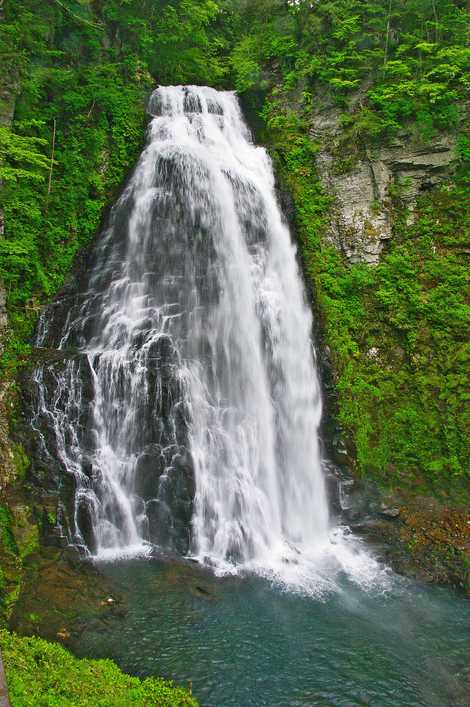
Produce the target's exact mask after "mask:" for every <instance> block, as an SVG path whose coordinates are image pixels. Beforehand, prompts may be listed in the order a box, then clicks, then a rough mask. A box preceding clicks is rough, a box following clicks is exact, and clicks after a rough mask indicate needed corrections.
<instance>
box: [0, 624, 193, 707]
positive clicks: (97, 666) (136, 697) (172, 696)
mask: <svg viewBox="0 0 470 707" xmlns="http://www.w3.org/2000/svg"><path fill="white" fill-rule="evenodd" d="M0 645H1V648H2V654H3V661H4V664H5V672H6V678H7V683H8V688H9V693H10V700H11V703H12V706H13V707H26V706H27V705H31V707H37V705H42V706H44V707H46V705H50V706H51V707H52V706H53V705H57V706H58V705H70V706H71V707H72V706H74V707H79V706H80V705H83V707H98V706H102V707H105V705H111V704H113V705H122V707H125V706H127V705H159V706H160V707H165V706H168V707H170V706H171V707H176V706H177V705H181V706H182V705H197V702H196V700H195V699H194V698H193V697H191V695H190V694H189V693H188V692H187V691H186V690H184V689H182V688H180V687H178V686H176V685H175V684H174V683H172V682H170V681H166V680H160V679H157V678H147V679H145V680H139V678H136V677H131V676H129V675H126V674H125V673H123V672H122V671H121V670H119V668H118V667H117V666H116V665H115V664H114V663H113V662H112V661H110V660H87V659H77V658H75V657H73V656H72V655H71V654H70V653H68V652H67V651H66V650H65V649H64V648H62V647H61V646H59V645H57V644H54V643H49V642H47V641H44V640H42V639H39V638H23V637H19V636H16V635H15V634H12V633H9V632H7V631H1V632H0Z"/></svg>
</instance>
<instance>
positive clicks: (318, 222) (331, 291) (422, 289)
mask: <svg viewBox="0 0 470 707" xmlns="http://www.w3.org/2000/svg"><path fill="white" fill-rule="evenodd" d="M276 111H277V112H278V113H279V115H277V114H276ZM265 115H266V117H267V124H268V126H270V128H271V135H272V137H273V140H274V145H275V150H276V151H275V155H276V156H277V161H278V164H279V167H280V168H281V169H282V170H283V171H284V174H285V177H286V179H287V181H288V183H289V185H290V188H291V191H292V194H293V196H294V200H295V206H296V216H297V221H298V227H299V232H300V237H301V241H302V252H303V255H304V259H305V261H306V265H307V268H308V272H309V275H310V278H311V281H312V286H313V288H314V293H315V298H316V300H317V302H318V305H319V308H320V312H321V315H322V318H323V324H324V329H325V338H326V341H327V343H328V345H329V347H330V349H331V352H332V358H333V364H334V369H335V371H336V381H335V382H336V388H337V391H338V420H339V422H340V424H341V425H342V427H343V429H344V430H345V431H346V432H347V433H348V435H349V436H350V437H351V438H352V439H353V440H354V442H355V446H356V452H357V464H358V469H359V470H360V471H361V472H362V473H365V474H368V475H373V476H375V477H376V478H377V479H378V480H381V481H382V482H384V483H386V484H397V483H405V484H411V485H413V484H415V483H418V482H421V483H425V484H428V485H429V486H433V485H435V486H436V487H440V488H446V487H447V488H449V487H450V486H454V487H455V488H457V489H458V488H463V485H464V483H465V482H464V479H465V478H467V480H468V477H469V476H470V469H469V467H468V459H469V458H470V443H469V439H470V412H469V410H470V406H469V399H470V396H469V393H468V370H469V366H470V346H469V343H468V336H467V332H468V331H470V304H469V293H470V289H469V284H470V277H469V271H468V267H467V263H466V255H467V253H468V248H467V247H466V246H467V245H468V234H469V224H470V203H469V202H468V200H466V199H465V192H464V188H463V186H461V183H459V184H457V185H456V186H454V187H451V188H443V189H442V190H441V191H436V192H434V193H433V192H431V193H430V194H429V195H427V196H423V197H422V198H421V201H420V204H419V212H418V218H417V220H416V221H415V223H414V224H413V225H412V226H406V225H405V223H404V222H399V223H398V224H397V226H396V228H395V235H394V238H393V240H392V244H391V247H390V249H389V251H388V253H387V254H386V255H385V256H384V257H383V259H382V261H381V263H380V264H379V266H377V267H376V268H371V267H369V266H367V265H361V264H357V265H354V266H352V267H348V266H347V265H346V264H345V263H344V261H343V259H342V256H341V254H340V253H339V252H338V251H337V250H336V249H335V248H333V247H327V246H325V245H324V244H323V242H322V239H321V233H322V231H323V229H324V227H325V221H326V214H327V206H328V198H327V196H326V195H325V194H324V193H323V191H322V189H321V186H320V184H319V183H318V180H317V179H316V177H315V170H314V165H313V161H312V148H313V149H314V146H313V145H312V143H311V142H310V141H309V139H308V138H306V137H305V134H304V133H302V131H301V129H300V130H299V127H300V126H299V125H297V126H295V121H293V120H291V121H286V119H285V116H286V109H285V108H282V106H280V105H279V103H278V104H276V103H271V105H270V109H269V110H267V111H266V112H265ZM279 126H282V128H280V127H279ZM463 153H465V148H464V149H463ZM465 154H466V153H465Z"/></svg>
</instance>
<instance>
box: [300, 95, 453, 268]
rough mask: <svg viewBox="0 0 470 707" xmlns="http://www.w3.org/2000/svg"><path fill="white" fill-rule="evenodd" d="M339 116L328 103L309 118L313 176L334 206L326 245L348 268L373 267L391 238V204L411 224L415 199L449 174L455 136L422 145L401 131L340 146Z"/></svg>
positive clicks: (440, 136)
mask: <svg viewBox="0 0 470 707" xmlns="http://www.w3.org/2000/svg"><path fill="white" fill-rule="evenodd" d="M354 102H355V101H353V102H352V108H353V107H354ZM341 114H342V112H341V110H340V109H339V107H338V106H335V105H331V104H330V105H326V106H324V107H322V108H321V109H320V110H318V111H315V113H314V114H313V115H312V118H311V127H310V137H311V139H312V141H313V142H315V143H318V144H319V145H320V149H319V152H318V154H317V156H316V166H317V170H318V175H319V177H320V179H321V181H322V184H323V187H324V188H325V190H326V191H327V192H328V194H329V196H330V197H332V201H333V203H332V206H331V210H330V219H329V226H328V229H327V232H326V234H325V240H326V242H330V243H332V244H333V245H334V246H335V247H337V248H338V249H339V250H340V251H341V252H342V253H343V254H344V256H345V257H346V259H347V261H348V262H349V263H350V264H353V263H367V264H369V265H377V263H378V262H379V260H380V254H381V252H382V250H383V248H384V244H385V242H386V241H388V240H389V239H390V238H391V237H392V230H393V222H394V213H393V211H394V208H393V202H394V200H395V199H396V198H397V197H399V200H400V205H401V207H402V208H406V209H407V212H408V216H407V222H408V224H411V223H412V222H413V220H414V211H415V207H416V201H417V198H418V196H420V195H421V194H423V192H426V191H429V190H430V189H433V188H434V187H436V186H438V185H440V184H442V183H443V181H445V180H446V179H447V178H448V177H449V175H450V174H451V171H452V162H453V161H454V160H455V144H456V135H455V134H453V135H452V134H442V133H441V134H438V135H436V136H435V137H434V138H433V139H430V140H427V141H423V140H422V139H420V138H419V136H418V135H417V134H416V131H413V130H401V131H400V133H399V134H397V135H396V136H395V137H394V138H393V140H392V141H390V142H388V143H387V144H369V145H366V144H365V143H362V144H354V143H353V144H350V143H349V144H347V143H346V144H345V130H344V126H343V125H342V123H341Z"/></svg>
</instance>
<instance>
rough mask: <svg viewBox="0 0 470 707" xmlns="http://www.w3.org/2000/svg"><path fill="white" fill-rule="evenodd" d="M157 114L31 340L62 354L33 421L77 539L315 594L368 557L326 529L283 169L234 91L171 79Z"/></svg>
mask: <svg viewBox="0 0 470 707" xmlns="http://www.w3.org/2000/svg"><path fill="white" fill-rule="evenodd" d="M149 112H150V113H151V115H153V116H154V117H153V120H152V121H151V124H150V128H149V140H148V145H147V147H146V148H145V150H144V151H143V153H142V155H141V158H140V160H139V162H138V165H137V167H136V169H135V172H134V174H133V176H132V178H131V180H130V182H129V184H128V186H127V188H126V189H125V191H124V193H123V195H122V196H121V198H120V199H119V201H118V202H117V203H116V205H115V206H114V208H113V210H112V213H111V217H110V223H109V227H108V228H107V230H106V231H105V232H104V233H103V235H102V237H101V238H100V239H99V241H98V243H97V245H96V247H95V249H94V252H93V253H92V267H91V270H90V271H89V273H88V275H86V277H85V280H84V282H83V283H82V287H81V288H80V290H81V292H80V293H79V294H74V295H73V296H68V297H65V299H64V298H63V299H62V300H61V301H59V302H58V303H56V304H55V305H53V306H52V307H50V308H49V309H48V310H46V312H45V313H44V315H43V317H42V320H41V325H40V330H39V334H38V345H39V346H42V347H47V348H56V349H60V350H61V351H63V352H64V358H63V359H62V360H60V361H59V362H57V361H56V362H53V363H49V364H47V365H44V366H42V367H39V368H38V369H37V371H36V374H35V375H36V381H37V383H38V386H39V395H38V401H39V402H38V406H37V411H36V415H35V418H34V420H33V425H34V427H35V428H36V430H37V431H38V433H39V436H40V439H41V440H42V454H43V457H46V456H49V457H51V458H52V457H56V458H57V459H58V460H59V463H60V465H61V467H62V468H65V470H66V471H67V472H68V473H69V475H71V476H72V477H73V479H74V482H75V489H74V517H73V521H72V522H71V525H72V528H71V530H70V535H71V537H72V540H73V542H75V543H76V544H78V545H82V546H87V547H88V550H89V551H90V552H91V553H92V554H93V555H96V556H97V557H106V556H116V555H119V554H121V553H132V554H135V553H137V552H141V551H142V550H143V549H145V547H148V544H149V543H151V544H153V545H157V546H159V547H161V548H165V549H168V548H169V549H173V550H176V551H178V552H180V553H184V554H191V555H192V556H194V557H196V558H197V559H198V560H200V561H201V562H206V563H208V564H211V565H212V566H214V567H215V568H216V570H217V571H219V572H224V571H236V570H237V569H239V568H245V569H250V570H254V571H258V572H261V573H265V574H268V575H271V576H277V577H280V578H281V579H282V580H284V581H286V582H290V581H292V582H294V583H298V584H299V583H300V584H303V585H306V584H309V582H316V583H317V584H318V578H319V576H320V575H322V576H323V577H324V576H326V574H328V572H325V571H323V570H324V569H325V567H326V568H327V569H328V571H330V570H331V567H332V566H333V565H334V566H337V567H343V569H344V568H346V569H351V568H352V566H353V565H354V566H355V565H356V564H357V563H358V562H359V564H361V566H364V565H367V566H368V567H369V566H370V563H371V562H372V561H369V560H368V561H367V562H364V560H360V561H359V560H357V557H358V554H357V552H356V551H355V550H354V549H351V547H350V546H349V545H348V543H347V542H346V541H345V540H343V539H342V537H341V535H340V534H336V540H335V538H334V537H333V540H332V539H331V537H332V536H331V531H330V528H329V521H328V505H327V498H326V493H325V486H324V480H323V476H322V470H321V462H320V453H319V444H318V425H319V421H320V416H321V399H320V392H319V385H318V381H317V378H316V374H315V365H314V354H313V350H312V345H311V339H310V336H311V327H312V318H311V314H310V311H309V309H308V306H307V304H306V302H305V296H304V292H303V286H302V281H301V277H300V274H299V269H298V265H297V262H296V253H295V247H294V245H293V244H292V241H291V238H290V235H289V232H288V229H287V227H286V225H285V223H284V222H283V220H282V216H281V213H280V210H279V207H278V205H277V203H276V198H275V191H274V177H273V171H272V167H271V163H270V160H269V158H268V156H267V154H266V152H265V150H264V149H263V148H261V147H256V146H254V145H253V144H252V142H251V140H250V135H249V132H248V130H247V128H246V126H245V124H244V122H243V120H242V116H241V113H240V109H239V106H238V103H237V99H236V97H235V94H234V93H233V92H217V91H215V90H213V89H210V88H201V87H195V86H188V87H181V86H175V87H160V88H158V89H157V90H156V91H155V92H154V94H153V95H152V97H151V99H150V103H149ZM64 302H65V305H64ZM64 307H65V308H66V309H67V315H66V316H65V314H64ZM47 430H49V431H52V434H50V433H48V432H47ZM51 440H52V441H51ZM319 568H323V569H319ZM374 571H375V570H374ZM366 574H367V573H366ZM306 577H310V578H312V577H314V579H311V580H308V581H307V580H306Z"/></svg>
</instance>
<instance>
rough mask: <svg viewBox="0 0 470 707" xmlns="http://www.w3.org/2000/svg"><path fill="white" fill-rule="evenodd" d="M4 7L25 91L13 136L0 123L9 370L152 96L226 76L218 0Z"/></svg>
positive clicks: (14, 66)
mask: <svg viewBox="0 0 470 707" xmlns="http://www.w3.org/2000/svg"><path fill="white" fill-rule="evenodd" d="M4 12H5V21H4V23H3V25H2V27H1V34H0V53H1V54H2V55H3V56H8V57H10V59H9V60H8V61H9V62H10V64H11V67H10V68H11V71H12V75H14V76H19V77H20V86H21V90H20V92H19V95H18V98H17V101H16V110H15V117H14V122H13V125H12V126H11V129H10V128H8V127H5V126H3V127H0V179H1V180H2V206H3V210H4V215H5V224H6V226H5V237H4V239H2V240H0V280H3V282H4V284H5V286H6V289H7V292H8V309H9V314H10V324H11V325H12V338H11V341H10V342H9V345H8V347H7V350H6V353H5V354H4V356H3V366H4V367H6V368H7V369H8V368H10V369H11V368H13V369H14V368H15V367H16V366H18V364H19V363H20V362H21V360H22V359H23V358H24V357H26V356H27V355H28V353H29V348H28V346H27V345H26V344H25V341H27V340H28V338H29V337H30V335H31V332H32V328H33V326H34V322H35V319H36V317H37V312H38V310H39V307H40V305H41V302H43V301H44V299H45V298H48V297H50V296H51V295H52V294H53V293H55V292H56V291H57V290H58V288H59V287H60V286H61V285H62V283H63V281H64V277H65V276H66V274H67V272H69V270H70V267H71V265H72V262H73V260H74V258H75V256H76V254H77V252H78V251H79V250H80V249H81V248H82V247H83V246H84V245H86V244H87V243H89V242H90V240H91V239H92V238H93V236H94V235H95V233H96V231H97V229H98V227H99V225H100V222H101V219H102V216H103V213H104V208H105V206H106V205H108V204H109V203H110V201H111V200H112V198H113V196H115V194H116V192H117V190H118V189H119V188H120V187H121V185H122V183H123V181H124V179H125V176H126V174H127V173H128V172H129V170H130V168H131V167H132V164H133V162H134V160H135V159H136V156H137V154H138V151H139V149H140V147H141V144H142V142H143V138H144V125H145V120H146V118H145V111H144V104H145V98H146V95H147V94H148V93H149V91H150V90H151V89H152V88H153V87H154V85H155V83H157V82H160V81H161V82H170V83H171V82H174V83H178V82H180V81H181V82H191V81H194V82H200V83H206V82H207V83H213V82H214V81H217V80H218V79H219V78H220V77H221V76H222V75H223V73H224V69H223V66H222V64H221V62H220V61H219V60H218V58H217V52H218V50H219V45H220V40H218V39H217V38H216V37H214V36H213V35H212V34H211V32H210V26H211V24H213V22H214V21H215V19H216V17H217V14H218V7H217V5H216V4H215V3H214V2H213V1H212V0H181V1H180V2H170V3H167V2H153V0H152V2H150V0H148V1H147V2H140V1H139V2H138V1H137V0H130V1H129V2H125V3H122V2H117V1H113V0H110V1H109V2H103V3H96V4H92V3H90V2H88V0H86V1H84V2H82V3H79V4H77V3H76V2H71V1H70V0H67V1H64V2H53V3H37V2H35V1H34V0H26V1H21V2H19V0H5V3H4ZM12 57H13V58H12ZM151 72H152V73H153V77H152V75H151ZM11 91H12V92H14V91H15V89H14V86H13V87H12V88H11ZM54 125H55V144H54V145H53V142H54ZM53 149H54V155H52V152H53ZM51 167H52V172H51V174H50V182H49V172H50V170H51Z"/></svg>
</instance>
